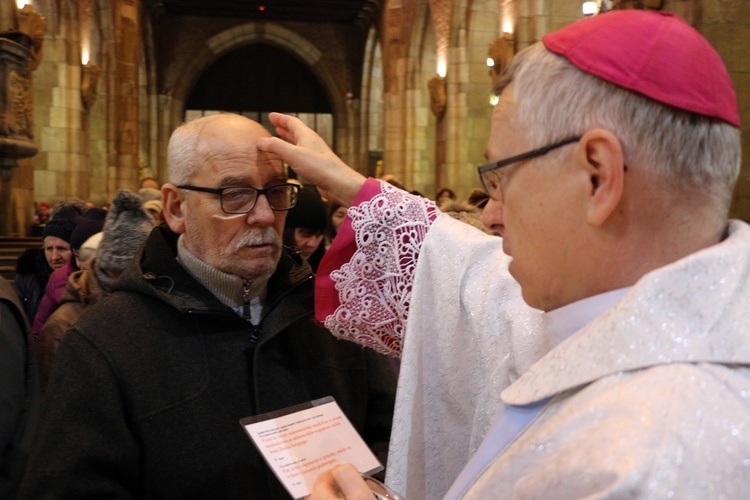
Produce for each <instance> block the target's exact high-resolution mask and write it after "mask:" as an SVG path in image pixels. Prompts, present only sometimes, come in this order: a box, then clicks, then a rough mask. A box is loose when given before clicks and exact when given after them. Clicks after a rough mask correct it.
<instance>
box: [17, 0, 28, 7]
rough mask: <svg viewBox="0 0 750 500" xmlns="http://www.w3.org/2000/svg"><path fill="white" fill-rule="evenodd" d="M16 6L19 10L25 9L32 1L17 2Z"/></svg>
mask: <svg viewBox="0 0 750 500" xmlns="http://www.w3.org/2000/svg"><path fill="white" fill-rule="evenodd" d="M16 5H17V6H18V8H19V9H23V8H24V7H25V6H26V5H31V0H16Z"/></svg>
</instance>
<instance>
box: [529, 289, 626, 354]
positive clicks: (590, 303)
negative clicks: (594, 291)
mask: <svg viewBox="0 0 750 500" xmlns="http://www.w3.org/2000/svg"><path fill="white" fill-rule="evenodd" d="M630 288H631V287H625V288H619V289H617V290H611V291H609V292H604V293H600V294H599V295H594V296H593V297H587V298H585V299H581V300H579V301H576V302H573V303H571V304H568V305H565V306H562V307H559V308H557V309H554V310H552V311H549V312H546V313H544V314H543V315H542V319H543V321H544V330H545V332H546V333H547V339H548V340H549V346H550V348H552V347H555V346H557V345H558V344H560V343H561V342H562V341H563V340H565V339H567V338H568V337H570V336H571V335H573V334H574V333H575V332H577V331H578V330H580V329H582V328H583V327H584V326H586V325H588V324H589V323H590V322H591V321H592V320H593V319H594V318H596V317H597V316H599V315H600V314H602V313H603V312H604V311H606V310H607V309H609V308H610V307H612V305H613V304H614V303H615V302H617V301H618V300H620V297H622V296H623V295H625V292H627V291H628V290H630Z"/></svg>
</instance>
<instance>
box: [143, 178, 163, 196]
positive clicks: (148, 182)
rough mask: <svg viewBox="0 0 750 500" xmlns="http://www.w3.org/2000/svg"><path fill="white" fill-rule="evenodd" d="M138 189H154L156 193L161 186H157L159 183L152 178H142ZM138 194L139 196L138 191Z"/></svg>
mask: <svg viewBox="0 0 750 500" xmlns="http://www.w3.org/2000/svg"><path fill="white" fill-rule="evenodd" d="M138 189H139V190H140V189H156V190H157V191H159V190H160V189H161V185H160V184H159V181H157V180H156V179H154V178H153V177H144V178H143V179H141V182H140V184H139V187H138ZM138 194H140V191H138Z"/></svg>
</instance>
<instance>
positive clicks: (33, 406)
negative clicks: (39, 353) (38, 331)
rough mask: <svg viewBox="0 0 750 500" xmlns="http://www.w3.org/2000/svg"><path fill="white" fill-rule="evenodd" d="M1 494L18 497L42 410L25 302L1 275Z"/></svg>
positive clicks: (0, 495)
mask: <svg viewBox="0 0 750 500" xmlns="http://www.w3.org/2000/svg"><path fill="white" fill-rule="evenodd" d="M0 367H2V376H0V498H2V499H15V498H16V497H17V495H18V488H19V486H20V484H21V478H22V477H23V473H24V470H25V466H26V460H27V458H28V454H29V449H30V448H31V440H32V437H33V433H34V431H35V429H36V421H37V417H38V413H39V404H40V398H39V385H38V378H37V373H36V363H35V361H34V348H33V346H32V343H31V335H30V332H29V324H28V321H27V320H26V316H25V315H24V313H23V306H22V305H21V303H20V302H19V300H18V297H17V296H16V293H15V291H14V290H13V288H12V287H11V286H10V285H9V284H8V282H7V281H6V280H5V278H2V277H0Z"/></svg>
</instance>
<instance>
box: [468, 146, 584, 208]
mask: <svg viewBox="0 0 750 500" xmlns="http://www.w3.org/2000/svg"><path fill="white" fill-rule="evenodd" d="M580 140H581V136H575V137H568V138H567V139H563V140H562V141H558V142H554V143H552V144H549V145H547V146H544V147H541V148H538V149H533V150H531V151H528V152H526V153H522V154H520V155H516V156H511V157H510V158H505V159H504V160H500V161H495V162H492V163H487V164H486V165H479V166H478V167H477V171H478V172H479V178H480V179H481V180H482V185H483V186H484V190H485V191H487V194H488V195H490V197H491V198H492V199H493V200H498V201H500V200H502V199H503V190H504V188H505V183H506V182H507V178H506V176H504V175H503V171H502V170H500V169H502V168H503V167H507V166H508V165H512V164H513V163H518V162H521V161H524V160H530V159H531V158H536V157H537V156H542V155H545V154H547V153H549V152H550V151H552V150H553V149H557V148H560V147H562V146H566V145H568V144H572V143H574V142H578V141H580Z"/></svg>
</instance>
